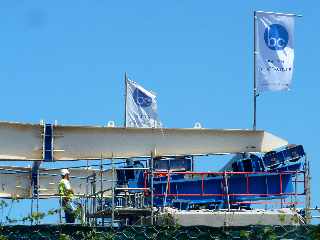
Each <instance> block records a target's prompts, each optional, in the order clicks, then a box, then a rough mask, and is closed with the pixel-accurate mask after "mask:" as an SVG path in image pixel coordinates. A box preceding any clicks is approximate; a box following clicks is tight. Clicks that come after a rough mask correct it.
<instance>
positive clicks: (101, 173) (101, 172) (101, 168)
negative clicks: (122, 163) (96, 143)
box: [100, 154, 104, 226]
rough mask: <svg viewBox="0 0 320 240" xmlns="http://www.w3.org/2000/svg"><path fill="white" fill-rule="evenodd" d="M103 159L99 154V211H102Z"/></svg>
mask: <svg viewBox="0 0 320 240" xmlns="http://www.w3.org/2000/svg"><path fill="white" fill-rule="evenodd" d="M102 161H103V157H102V154H101V159H100V198H101V199H100V211H101V212H102V211H103V179H102V177H103V165H102ZM102 226H104V217H102Z"/></svg>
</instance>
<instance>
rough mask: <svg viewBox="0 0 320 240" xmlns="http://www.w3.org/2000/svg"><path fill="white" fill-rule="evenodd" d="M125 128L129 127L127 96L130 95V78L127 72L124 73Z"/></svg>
mask: <svg viewBox="0 0 320 240" xmlns="http://www.w3.org/2000/svg"><path fill="white" fill-rule="evenodd" d="M124 86H125V90H124V124H123V125H124V127H125V128H126V127H127V95H128V77H127V72H125V73H124Z"/></svg>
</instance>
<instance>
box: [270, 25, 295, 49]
mask: <svg viewBox="0 0 320 240" xmlns="http://www.w3.org/2000/svg"><path fill="white" fill-rule="evenodd" d="M264 41H265V43H266V45H267V46H268V48H270V49H271V50H282V49H284V48H285V47H286V46H287V44H288V41H289V34H288V31H287V29H286V28H285V27H284V26H282V25H280V24H272V25H270V26H269V27H267V28H266V30H265V31H264Z"/></svg>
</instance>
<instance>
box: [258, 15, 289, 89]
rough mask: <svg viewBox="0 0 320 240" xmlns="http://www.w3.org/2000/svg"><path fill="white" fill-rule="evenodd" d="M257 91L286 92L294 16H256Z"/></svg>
mask: <svg viewBox="0 0 320 240" xmlns="http://www.w3.org/2000/svg"><path fill="white" fill-rule="evenodd" d="M255 24H256V32H255V39H256V49H255V50H256V66H254V67H255V68H256V76H255V77H256V83H257V91H258V92H262V91H280V90H289V88H290V85H291V81H292V72H293V59H294V48H293V31H294V16H293V15H285V14H273V13H265V12H256V19H255Z"/></svg>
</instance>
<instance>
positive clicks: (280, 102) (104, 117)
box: [0, 0, 320, 205]
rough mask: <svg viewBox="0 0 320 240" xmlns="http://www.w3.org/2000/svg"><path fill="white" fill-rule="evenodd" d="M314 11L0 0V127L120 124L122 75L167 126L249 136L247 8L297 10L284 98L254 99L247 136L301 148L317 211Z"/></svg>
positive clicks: (319, 36) (280, 4) (255, 4)
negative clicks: (152, 96) (151, 97)
mask: <svg viewBox="0 0 320 240" xmlns="http://www.w3.org/2000/svg"><path fill="white" fill-rule="evenodd" d="M319 8H320V3H318V2H317V1H314V2H312V4H310V3H309V4H308V3H307V2H306V1H272V0H270V1H209V0H208V1H182V0H181V1H157V2H156V1H104V0H90V1H89V0H86V1H85V0H82V1H75V0H70V1H62V0H56V1H40V0H39V1H24V0H10V1H9V0H7V1H1V2H0V29H1V33H2V34H1V45H0V52H1V57H0V79H1V84H2V86H1V88H2V94H1V95H0V101H1V103H2V104H1V105H2V107H1V111H0V119H1V120H3V121H19V122H35V123H36V122H39V120H40V119H44V120H45V121H47V122H53V121H54V120H57V121H58V123H60V124H95V125H102V124H106V123H107V122H108V121H109V120H114V121H115V122H116V124H117V125H122V124H123V116H124V97H123V94H124V84H123V83H124V80H123V76H124V72H125V71H126V72H128V75H129V77H130V78H131V79H134V80H136V81H138V82H139V83H141V84H142V85H143V86H144V87H146V88H147V89H152V90H153V91H155V92H156V93H157V94H158V108H159V115H160V118H161V120H162V122H163V123H164V125H165V126H166V127H192V126H193V125H194V123H195V122H198V121H199V122H201V124H202V126H203V127H206V128H251V127H252V87H253V83H252V82H253V77H252V75H253V74H252V72H253V66H252V64H253V61H252V60H253V58H252V51H253V11H254V10H265V11H276V12H288V13H298V14H302V15H303V17H302V18H298V19H297V20H296V28H295V69H294V77H293V85H292V90H291V91H289V92H267V93H264V94H262V95H261V96H260V97H259V98H258V116H257V128H258V129H265V130H267V131H269V132H272V133H274V134H276V135H278V136H281V137H283V138H285V139H288V141H289V142H290V143H296V144H303V145H304V147H305V150H306V152H307V153H308V156H309V159H310V160H311V165H312V177H313V179H312V181H313V188H312V191H313V203H314V205H316V204H317V203H319V200H320V192H319V191H318V189H317V183H318V182H319V181H320V176H319V174H317V169H318V168H319V166H320V164H319V163H318V159H320V153H319V143H318V136H319V133H320V132H319V118H320V113H319V107H318V104H319V101H318V100H317V96H318V94H319V93H318V91H319V87H320V83H319V81H318V77H317V74H316V72H317V70H318V69H319V66H318V63H319V60H318V56H319V48H318V47H317V44H318V43H319V42H320V32H319V30H318V27H317V23H318V22H319V15H318V13H319ZM218 165H219V164H218ZM215 166H217V163H215V162H214V160H212V161H211V160H205V161H203V162H199V168H201V169H213V168H214V167H215Z"/></svg>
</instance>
